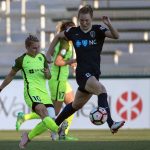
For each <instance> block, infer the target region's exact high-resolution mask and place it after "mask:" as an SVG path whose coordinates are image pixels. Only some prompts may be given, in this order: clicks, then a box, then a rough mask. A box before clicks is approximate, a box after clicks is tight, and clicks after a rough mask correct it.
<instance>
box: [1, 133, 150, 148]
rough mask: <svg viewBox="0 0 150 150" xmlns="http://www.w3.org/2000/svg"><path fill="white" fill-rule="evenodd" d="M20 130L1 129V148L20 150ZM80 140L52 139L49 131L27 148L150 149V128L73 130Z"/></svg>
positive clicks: (73, 134)
mask: <svg viewBox="0 0 150 150" xmlns="http://www.w3.org/2000/svg"><path fill="white" fill-rule="evenodd" d="M20 135H21V131H20V132H15V131H0V150H19V147H18V144H19V140H20ZM70 135H71V136H75V137H78V138H79V141H72V142H70V141H55V142H54V141H51V140H50V138H49V134H48V133H44V134H42V135H40V136H38V137H36V138H35V139H34V140H33V141H32V142H30V143H29V144H28V146H27V148H26V149H27V150H150V130H120V131H119V132H118V133H117V134H115V135H112V134H111V133H110V131H108V130H88V131H87V130H73V131H70Z"/></svg>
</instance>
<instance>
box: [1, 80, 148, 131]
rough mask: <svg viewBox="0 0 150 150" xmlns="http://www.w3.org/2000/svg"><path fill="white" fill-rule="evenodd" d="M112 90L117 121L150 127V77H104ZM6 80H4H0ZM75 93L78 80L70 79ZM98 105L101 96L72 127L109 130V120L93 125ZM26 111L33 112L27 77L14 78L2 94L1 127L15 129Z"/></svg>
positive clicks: (26, 126)
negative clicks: (92, 115)
mask: <svg viewBox="0 0 150 150" xmlns="http://www.w3.org/2000/svg"><path fill="white" fill-rule="evenodd" d="M100 81H101V82H102V83H103V85H104V86H105V87H106V89H107V92H108V101H109V104H110V109H111V114H112V118H113V119H114V120H115V121H120V120H125V121H126V123H125V126H124V127H123V128H130V129H142V128H150V109H149V108H150V79H101V80H100ZM1 82H2V80H0V83H1ZM70 83H71V85H72V87H73V90H74V92H75V91H76V89H77V88H78V86H77V84H76V81H75V80H74V79H70ZM94 106H97V97H96V96H93V97H92V98H91V99H90V100H89V102H88V103H87V104H86V105H85V106H84V107H83V108H82V109H80V110H79V111H78V112H76V113H75V117H74V119H73V123H72V126H71V129H108V126H107V123H105V124H104V125H101V126H95V125H93V124H92V123H91V122H90V120H89V112H90V111H91V109H92V108H93V107H94ZM20 111H23V112H24V113H29V112H30V110H29V108H28V107H27V106H26V104H25V102H24V98H23V80H13V81H12V82H11V83H10V84H9V85H8V86H7V87H6V88H5V89H4V90H3V91H2V92H1V93H0V119H1V123H0V130H3V129H4V130H7V129H9V130H14V129H15V122H16V115H17V113H18V112H20ZM39 121H40V120H30V121H26V122H25V123H24V124H23V125H22V127H21V129H32V128H33V127H34V126H35V125H36V124H37V122H39Z"/></svg>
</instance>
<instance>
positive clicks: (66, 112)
mask: <svg viewBox="0 0 150 150" xmlns="http://www.w3.org/2000/svg"><path fill="white" fill-rule="evenodd" d="M74 112H76V110H75V109H74V108H73V107H72V103H69V104H68V105H66V106H65V107H64V109H63V110H62V112H61V113H60V114H59V115H58V117H57V118H56V120H55V122H56V124H57V125H58V126H59V125H60V124H61V123H62V122H63V121H64V120H65V119H67V118H68V117H69V116H71V115H72V114H73V113H74Z"/></svg>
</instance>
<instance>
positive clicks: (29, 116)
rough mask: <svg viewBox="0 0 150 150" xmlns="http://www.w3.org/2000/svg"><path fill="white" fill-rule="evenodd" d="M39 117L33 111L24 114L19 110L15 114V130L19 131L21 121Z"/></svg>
mask: <svg viewBox="0 0 150 150" xmlns="http://www.w3.org/2000/svg"><path fill="white" fill-rule="evenodd" d="M39 118H40V116H39V115H37V114H36V113H35V112H31V113H29V114H24V113H23V112H19V113H18V114H17V120H16V130H17V131H19V129H20V127H21V125H22V123H23V122H25V121H27V120H32V119H39Z"/></svg>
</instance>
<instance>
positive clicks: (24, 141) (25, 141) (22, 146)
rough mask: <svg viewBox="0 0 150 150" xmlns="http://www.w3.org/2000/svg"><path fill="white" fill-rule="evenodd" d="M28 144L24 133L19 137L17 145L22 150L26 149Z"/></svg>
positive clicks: (26, 134) (26, 135)
mask: <svg viewBox="0 0 150 150" xmlns="http://www.w3.org/2000/svg"><path fill="white" fill-rule="evenodd" d="M28 142H30V140H29V138H28V133H27V132H24V133H23V134H22V136H21V141H20V143H19V147H20V149H24V148H26V146H27V144H28Z"/></svg>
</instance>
